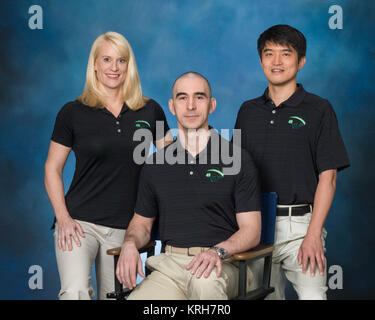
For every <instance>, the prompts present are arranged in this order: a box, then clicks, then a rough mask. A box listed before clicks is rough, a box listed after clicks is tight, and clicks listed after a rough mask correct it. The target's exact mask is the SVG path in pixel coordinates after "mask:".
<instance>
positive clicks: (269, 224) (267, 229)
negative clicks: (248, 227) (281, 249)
mask: <svg viewBox="0 0 375 320" xmlns="http://www.w3.org/2000/svg"><path fill="white" fill-rule="evenodd" d="M276 207H277V193H276V192H270V193H262V233H261V236H260V243H263V244H273V243H274V241H275V223H276Z"/></svg>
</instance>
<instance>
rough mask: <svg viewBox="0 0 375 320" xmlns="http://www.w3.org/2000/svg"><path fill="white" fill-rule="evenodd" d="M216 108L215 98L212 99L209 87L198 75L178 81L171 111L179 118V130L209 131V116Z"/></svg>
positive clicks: (170, 104) (170, 101)
mask: <svg viewBox="0 0 375 320" xmlns="http://www.w3.org/2000/svg"><path fill="white" fill-rule="evenodd" d="M215 108H216V100H215V98H211V97H210V92H209V88H208V85H207V83H206V81H205V80H204V79H202V78H201V77H199V76H196V75H188V76H185V77H183V78H180V79H178V80H177V82H176V83H175V86H174V90H173V99H170V100H169V109H170V111H171V112H172V114H173V115H175V116H176V117H177V124H178V128H179V129H183V130H188V129H196V130H198V129H201V128H203V129H208V114H211V113H212V112H213V111H214V110H215Z"/></svg>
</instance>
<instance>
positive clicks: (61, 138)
mask: <svg viewBox="0 0 375 320" xmlns="http://www.w3.org/2000/svg"><path fill="white" fill-rule="evenodd" d="M51 140H52V141H54V142H57V143H60V144H62V145H64V146H66V147H72V146H73V123H72V110H71V105H70V104H66V105H65V106H63V107H62V108H61V110H60V111H59V113H58V114H57V117H56V121H55V126H54V128H53V133H52V137H51Z"/></svg>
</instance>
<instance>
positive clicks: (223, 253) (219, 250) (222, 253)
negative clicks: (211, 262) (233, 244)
mask: <svg viewBox="0 0 375 320" xmlns="http://www.w3.org/2000/svg"><path fill="white" fill-rule="evenodd" d="M211 249H214V250H215V251H216V253H217V255H218V256H219V258H220V259H221V260H224V259H225V257H226V256H227V254H228V252H227V250H225V249H224V248H220V247H211Z"/></svg>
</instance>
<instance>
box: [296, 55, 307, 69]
mask: <svg viewBox="0 0 375 320" xmlns="http://www.w3.org/2000/svg"><path fill="white" fill-rule="evenodd" d="M305 62H306V57H305V56H304V57H302V58H301V59H299V61H298V70H301V69H302V68H303V66H304V65H305Z"/></svg>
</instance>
